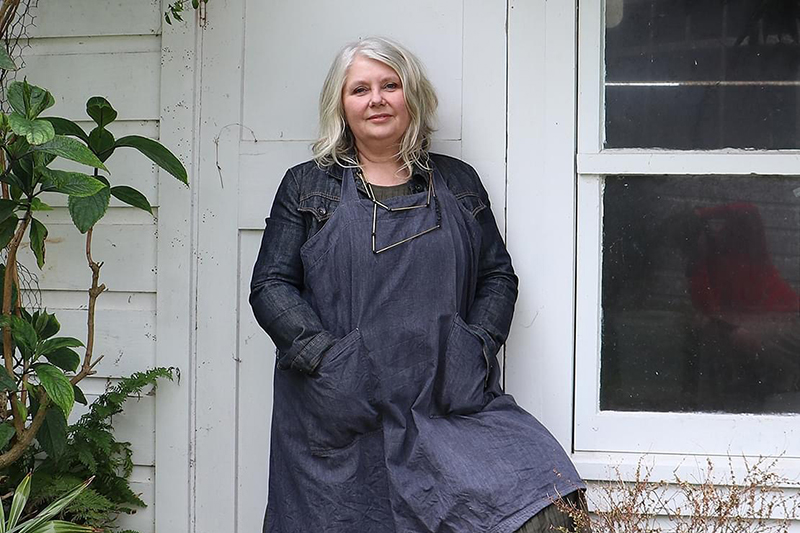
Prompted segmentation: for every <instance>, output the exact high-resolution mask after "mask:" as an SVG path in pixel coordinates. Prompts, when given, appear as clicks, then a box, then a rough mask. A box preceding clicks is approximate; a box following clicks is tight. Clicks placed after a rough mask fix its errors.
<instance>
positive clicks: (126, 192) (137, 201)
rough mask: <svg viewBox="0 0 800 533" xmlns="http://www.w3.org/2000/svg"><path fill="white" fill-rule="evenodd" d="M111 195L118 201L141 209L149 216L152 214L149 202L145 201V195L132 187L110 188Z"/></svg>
mask: <svg viewBox="0 0 800 533" xmlns="http://www.w3.org/2000/svg"><path fill="white" fill-rule="evenodd" d="M111 194H112V195H114V198H116V199H117V200H120V201H121V202H125V203H126V204H128V205H132V206H133V207H138V208H139V209H143V210H145V211H147V212H148V213H150V214H151V215H152V214H153V210H152V209H151V208H150V202H148V201H147V198H146V197H145V195H144V194H142V193H140V192H139V191H137V190H136V189H134V188H133V187H128V186H127V185H119V186H118V187H111Z"/></svg>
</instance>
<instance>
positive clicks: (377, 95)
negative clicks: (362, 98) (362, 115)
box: [369, 89, 383, 107]
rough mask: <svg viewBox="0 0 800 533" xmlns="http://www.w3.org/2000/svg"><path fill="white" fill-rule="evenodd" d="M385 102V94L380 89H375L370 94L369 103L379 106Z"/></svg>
mask: <svg viewBox="0 0 800 533" xmlns="http://www.w3.org/2000/svg"><path fill="white" fill-rule="evenodd" d="M382 103H383V94H381V91H380V89H373V90H372V91H371V92H370V94H369V105H370V106H372V107H374V106H379V105H381V104H382Z"/></svg>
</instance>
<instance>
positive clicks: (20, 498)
mask: <svg viewBox="0 0 800 533" xmlns="http://www.w3.org/2000/svg"><path fill="white" fill-rule="evenodd" d="M30 493H31V475H30V474H28V475H27V476H25V477H24V478H23V480H22V481H21V482H20V484H19V485H17V490H15V491H14V499H13V500H11V509H10V510H9V512H8V522H6V527H7V530H8V531H9V533H10V532H11V531H12V530H13V529H14V527H15V526H16V525H17V522H18V521H19V517H20V516H22V510H23V509H24V508H25V504H26V503H28V495H29V494H30Z"/></svg>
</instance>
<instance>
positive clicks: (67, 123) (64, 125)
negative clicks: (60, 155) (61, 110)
mask: <svg viewBox="0 0 800 533" xmlns="http://www.w3.org/2000/svg"><path fill="white" fill-rule="evenodd" d="M42 120H46V121H47V122H49V123H50V124H52V125H53V128H54V129H55V130H56V134H57V135H71V136H72V137H77V138H79V139H81V140H82V141H83V142H85V143H86V144H89V136H88V135H86V132H85V131H83V128H81V127H80V126H78V125H77V124H75V123H74V122H72V121H71V120H68V119H66V118H61V117H42Z"/></svg>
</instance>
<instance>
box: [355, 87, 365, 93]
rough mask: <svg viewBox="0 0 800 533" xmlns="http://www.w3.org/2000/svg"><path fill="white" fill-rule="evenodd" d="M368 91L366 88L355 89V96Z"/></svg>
mask: <svg viewBox="0 0 800 533" xmlns="http://www.w3.org/2000/svg"><path fill="white" fill-rule="evenodd" d="M366 91H367V88H366V87H356V88H355V89H353V94H363V93H365V92H366Z"/></svg>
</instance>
